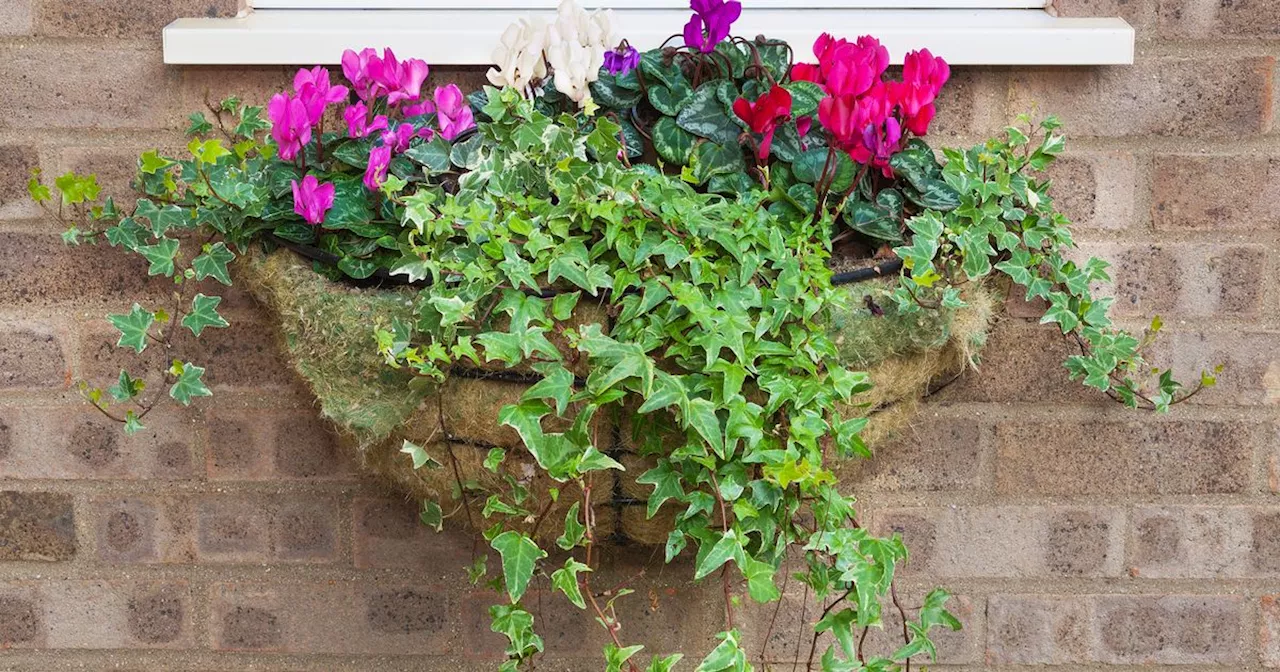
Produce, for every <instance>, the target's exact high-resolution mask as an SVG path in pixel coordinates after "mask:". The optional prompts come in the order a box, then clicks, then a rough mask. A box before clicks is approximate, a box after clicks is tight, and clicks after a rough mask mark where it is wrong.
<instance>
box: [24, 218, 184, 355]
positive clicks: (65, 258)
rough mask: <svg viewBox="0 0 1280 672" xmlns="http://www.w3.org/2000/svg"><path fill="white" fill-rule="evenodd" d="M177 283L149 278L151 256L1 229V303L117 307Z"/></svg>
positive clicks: (117, 308) (115, 310) (143, 298)
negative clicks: (69, 243)
mask: <svg viewBox="0 0 1280 672" xmlns="http://www.w3.org/2000/svg"><path fill="white" fill-rule="evenodd" d="M172 287H173V285H172V284H171V283H170V284H169V285H168V286H167V287H166V286H165V285H164V284H163V283H161V282H160V281H159V280H154V281H148V280H147V265H146V262H145V260H143V259H142V258H141V257H137V256H136V255H131V254H124V253H122V252H121V251H120V250H118V249H111V248H109V247H105V246H104V247H94V246H90V245H81V246H77V247H68V246H66V245H64V244H63V243H62V240H61V239H60V238H59V236H58V235H57V234H56V233H50V234H37V233H19V232H5V231H0V297H3V298H0V307H6V308H40V307H44V306H50V305H92V306H102V305H111V308H112V312H117V311H119V310H120V309H121V306H128V305H129V304H130V303H132V302H133V301H142V302H146V301H147V300H148V299H149V298H154V297H158V296H165V295H166V294H165V291H166V290H172ZM88 288H92V289H93V291H86V289H88ZM114 342H115V341H114V340H112V343H114ZM115 373H116V374H118V373H119V370H117V371H116V372H115Z"/></svg>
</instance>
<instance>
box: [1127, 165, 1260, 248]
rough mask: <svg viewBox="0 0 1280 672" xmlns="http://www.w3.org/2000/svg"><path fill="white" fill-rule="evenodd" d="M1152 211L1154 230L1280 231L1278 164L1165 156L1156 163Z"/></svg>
mask: <svg viewBox="0 0 1280 672" xmlns="http://www.w3.org/2000/svg"><path fill="white" fill-rule="evenodd" d="M1153 172H1154V179H1153V180H1152V197H1151V201H1152V202H1151V210H1152V215H1151V216H1152V219H1153V221H1154V224H1155V227H1156V228H1157V229H1162V230H1169V231H1189V230H1202V231H1257V230H1262V229H1276V228H1280V160H1276V159H1270V158H1267V157H1258V156H1183V155H1172V156H1170V155H1165V156H1158V157H1156V159H1155V164H1154V167H1153Z"/></svg>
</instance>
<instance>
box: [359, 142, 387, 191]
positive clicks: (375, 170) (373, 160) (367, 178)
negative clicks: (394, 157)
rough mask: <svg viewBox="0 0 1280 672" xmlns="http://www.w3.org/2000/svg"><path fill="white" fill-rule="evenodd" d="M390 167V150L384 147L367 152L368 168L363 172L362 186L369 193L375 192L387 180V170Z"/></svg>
mask: <svg viewBox="0 0 1280 672" xmlns="http://www.w3.org/2000/svg"><path fill="white" fill-rule="evenodd" d="M390 167H391V148H390V147H388V146H386V145H380V146H378V147H374V148H373V149H372V150H370V151H369V167H368V168H366V169H365V171H364V186H365V188H366V189H369V190H370V191H377V190H378V189H379V188H380V187H381V186H382V181H383V180H385V179H387V170H388V169H389V168H390Z"/></svg>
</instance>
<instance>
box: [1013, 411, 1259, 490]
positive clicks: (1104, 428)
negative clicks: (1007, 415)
mask: <svg viewBox="0 0 1280 672" xmlns="http://www.w3.org/2000/svg"><path fill="white" fill-rule="evenodd" d="M1264 435H1267V432H1266V431H1264V429H1263V426H1262V425H1256V424H1250V423H1244V422H1196V421H1153V420H1150V419H1149V420H1147V421H1146V422H1145V423H1139V422H1097V421H1089V420H1083V421H1080V422H1043V423H1040V422H1037V423H1026V424H1015V423H1001V424H998V425H996V491H997V492H998V493H1001V494H1061V495H1068V494H1121V493H1132V494H1210V493H1233V492H1245V491H1247V490H1248V489H1249V486H1250V481H1251V472H1252V463H1253V453H1254V448H1255V446H1256V445H1257V444H1258V443H1259V442H1260V441H1263V440H1265V439H1264V438H1263V437H1264ZM1268 438H1269V437H1268Z"/></svg>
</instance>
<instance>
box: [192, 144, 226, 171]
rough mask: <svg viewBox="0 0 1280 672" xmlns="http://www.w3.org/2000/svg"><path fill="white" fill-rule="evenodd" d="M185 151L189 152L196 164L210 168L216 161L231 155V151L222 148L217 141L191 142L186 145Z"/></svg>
mask: <svg viewBox="0 0 1280 672" xmlns="http://www.w3.org/2000/svg"><path fill="white" fill-rule="evenodd" d="M187 151H189V152H191V156H193V157H195V159H196V161H197V162H199V163H201V164H209V165H211V166H212V165H215V164H217V163H218V159H221V158H222V157H224V156H227V155H229V154H231V150H229V149H227V148H226V147H223V146H222V141H221V140H218V139H213V140H205V141H203V142H201V141H200V140H198V139H196V140H192V141H191V142H190V143H188V144H187Z"/></svg>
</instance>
